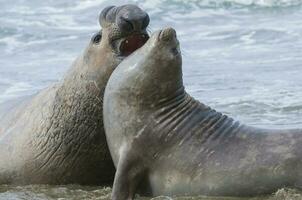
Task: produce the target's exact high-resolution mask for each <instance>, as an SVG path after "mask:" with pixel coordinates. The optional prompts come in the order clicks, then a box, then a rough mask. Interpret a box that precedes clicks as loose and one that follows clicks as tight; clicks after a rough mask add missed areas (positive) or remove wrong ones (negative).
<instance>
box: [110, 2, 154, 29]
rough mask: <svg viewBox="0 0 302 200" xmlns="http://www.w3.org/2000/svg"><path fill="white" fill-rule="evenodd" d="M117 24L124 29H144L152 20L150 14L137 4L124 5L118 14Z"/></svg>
mask: <svg viewBox="0 0 302 200" xmlns="http://www.w3.org/2000/svg"><path fill="white" fill-rule="evenodd" d="M116 22H117V25H118V26H119V28H120V29H121V30H122V31H127V32H131V31H137V32H140V31H143V30H145V29H146V28H147V26H148V25H149V22H150V18H149V15H148V14H147V13H146V12H144V11H143V10H141V9H140V8H139V7H137V6H135V5H126V6H124V7H123V8H122V9H121V10H120V11H119V12H118V14H117V18H116Z"/></svg>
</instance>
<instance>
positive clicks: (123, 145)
mask: <svg viewBox="0 0 302 200" xmlns="http://www.w3.org/2000/svg"><path fill="white" fill-rule="evenodd" d="M103 106H104V113H105V114H106V115H104V125H105V130H106V138H107V141H108V145H109V149H110V152H111V155H112V158H113V161H114V163H115V165H116V167H117V172H116V175H115V179H114V186H113V194H112V195H113V196H112V197H113V199H114V200H126V199H133V198H134V195H135V193H136V192H139V193H141V194H143V195H151V196H157V195H169V196H186V195H222V196H249V195H258V194H266V193H272V192H274V191H276V190H277V189H279V188H282V187H301V186H302V182H301V180H302V148H301V147H302V131H301V130H267V129H258V128H253V127H250V126H246V125H243V124H241V123H239V122H237V121H234V120H233V119H232V118H230V117H228V116H226V115H223V114H221V113H219V112H216V111H215V110H213V109H211V108H210V107H208V106H206V105H204V104H202V103H200V102H198V101H196V100H194V98H192V97H191V96H190V95H189V94H187V93H186V92H185V90H184V86H183V81H182V64H181V54H180V51H179V49H178V41H177V39H176V33H175V31H174V30H173V29H171V28H168V29H165V30H163V31H160V32H157V33H155V34H154V35H152V36H151V38H150V39H149V40H148V41H147V43H146V44H145V45H144V46H143V47H142V48H140V49H139V50H137V51H136V52H135V53H133V54H132V55H131V56H129V57H128V58H126V59H125V60H124V61H123V62H122V63H121V64H120V65H119V66H118V67H117V69H116V70H115V71H114V72H113V74H112V76H111V77H110V79H109V82H108V84H107V87H106V91H105V96H104V104H103Z"/></svg>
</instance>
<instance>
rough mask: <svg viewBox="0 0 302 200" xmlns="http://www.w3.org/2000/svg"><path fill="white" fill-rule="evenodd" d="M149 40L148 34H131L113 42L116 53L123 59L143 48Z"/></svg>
mask: <svg viewBox="0 0 302 200" xmlns="http://www.w3.org/2000/svg"><path fill="white" fill-rule="evenodd" d="M148 39H149V35H148V34H146V33H140V34H131V35H128V36H126V37H123V38H120V39H116V40H114V41H113V48H114V51H115V52H116V53H117V54H118V55H119V56H121V57H127V56H129V55H130V54H132V53H133V52H134V51H135V50H137V49H139V48H140V47H142V46H143V45H144V44H145V43H146V42H147V41H148Z"/></svg>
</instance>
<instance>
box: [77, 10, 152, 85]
mask: <svg viewBox="0 0 302 200" xmlns="http://www.w3.org/2000/svg"><path fill="white" fill-rule="evenodd" d="M99 22H100V25H101V27H102V30H100V31H99V32H98V33H96V34H95V35H94V36H93V37H92V39H91V42H90V43H89V45H88V47H87V49H86V51H85V52H84V54H83V56H82V62H81V63H82V64H81V65H79V66H80V67H81V68H83V66H87V67H84V69H82V70H86V71H88V73H87V72H86V74H87V76H88V78H89V79H93V80H95V81H97V83H98V85H100V86H102V87H103V86H105V85H106V83H107V81H108V79H109V77H110V75H111V73H112V72H113V70H114V69H115V68H116V67H117V65H118V64H119V63H120V62H121V61H122V60H123V59H124V58H125V57H127V56H129V55H130V54H131V53H132V52H134V51H135V50H136V49H138V48H140V47H141V46H143V45H144V44H145V43H146V41H147V40H148V39H149V36H148V34H147V30H146V28H147V26H148V24H149V16H148V14H147V13H146V12H144V11H143V10H141V9H140V8H139V7H137V6H136V5H123V6H118V7H116V6H110V7H107V8H105V9H104V10H103V11H102V12H101V14H100V16H99ZM82 74H85V72H84V73H82Z"/></svg>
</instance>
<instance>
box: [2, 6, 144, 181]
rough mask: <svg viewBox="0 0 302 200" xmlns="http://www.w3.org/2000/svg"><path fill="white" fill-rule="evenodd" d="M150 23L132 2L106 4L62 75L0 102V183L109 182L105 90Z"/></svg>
mask: <svg viewBox="0 0 302 200" xmlns="http://www.w3.org/2000/svg"><path fill="white" fill-rule="evenodd" d="M148 23H149V16H148V15H147V13H146V12H144V11H143V10H141V9H140V8H138V7H137V6H135V5H124V6H120V7H114V6H111V7H108V8H105V9H104V10H103V11H102V13H101V14H100V24H101V26H102V30H101V31H100V32H99V33H97V34H95V35H94V36H93V38H92V39H91V42H90V43H89V44H88V46H87V48H86V49H85V51H84V52H83V53H82V55H80V56H79V57H78V58H77V59H76V60H75V62H74V63H73V64H72V66H71V68H70V70H69V71H68V72H67V73H66V75H65V77H64V78H63V80H62V81H60V82H59V83H56V84H55V85H53V86H50V87H48V88H46V89H44V90H42V91H41V92H39V93H38V94H36V95H33V96H31V97H27V98H25V99H21V100H17V101H15V102H11V103H10V105H9V104H4V105H1V106H0V107H1V109H0V111H2V113H1V114H0V116H1V118H0V184H34V183H39V184H67V183H78V184H90V185H92V184H106V183H112V181H113V177H114V173H115V168H114V165H113V163H112V159H111V157H110V154H109V150H108V147H107V144H106V139H105V134H104V128H103V114H102V113H103V112H102V102H103V101H102V100H103V94H104V90H105V86H106V84H107V81H108V79H109V76H110V75H111V73H112V71H113V70H114V69H115V68H116V66H117V65H118V64H119V63H120V62H121V61H122V60H123V59H124V58H125V57H126V56H127V55H129V54H130V53H132V52H131V51H134V50H135V49H137V48H139V47H140V46H142V45H143V44H144V43H145V41H146V40H147V39H148V35H147V33H146V27H147V26H148Z"/></svg>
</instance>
